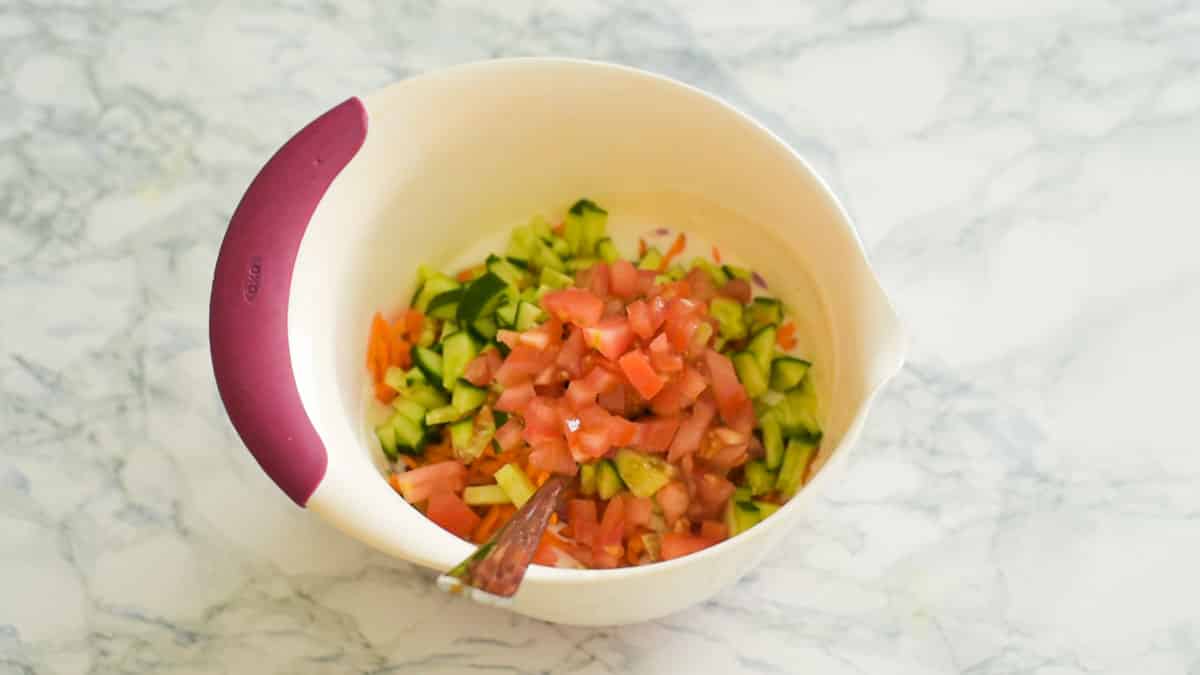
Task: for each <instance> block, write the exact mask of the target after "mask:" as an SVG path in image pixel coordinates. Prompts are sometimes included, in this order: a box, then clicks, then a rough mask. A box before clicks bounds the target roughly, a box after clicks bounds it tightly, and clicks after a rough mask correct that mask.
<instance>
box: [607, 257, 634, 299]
mask: <svg viewBox="0 0 1200 675" xmlns="http://www.w3.org/2000/svg"><path fill="white" fill-rule="evenodd" d="M609 286H610V287H611V290H612V294H613V295H615V296H617V297H621V298H626V299H628V298H632V297H633V296H635V295H637V292H638V273H637V268H636V267H634V266H633V263H631V262H629V261H628V260H626V259H624V258H621V259H619V260H617V261H616V262H614V263H613V264H612V267H610V268H609Z"/></svg>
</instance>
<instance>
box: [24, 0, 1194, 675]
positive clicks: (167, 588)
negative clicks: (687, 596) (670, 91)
mask: <svg viewBox="0 0 1200 675" xmlns="http://www.w3.org/2000/svg"><path fill="white" fill-rule="evenodd" d="M251 4H253V5H254V6H255V7H256V8H254V9H250V8H247V7H245V6H243V3H231V2H226V3H209V2H182V1H179V2H172V1H171V0H139V1H138V2H132V1H131V2H122V3H86V2H85V3H78V2H28V1H26V0H9V1H8V2H6V3H4V4H2V5H0V316H3V317H5V318H4V319H3V324H2V325H3V329H2V330H0V673H5V674H7V673H37V674H39V675H40V674H51V673H53V674H65V673H85V672H86V673H138V674H140V673H179V674H182V673H191V674H198V673H206V674H207V673H358V672H362V673H417V674H422V675H423V674H428V673H483V672H511V673H577V674H581V675H582V674H598V673H625V672H629V673H669V672H680V673H683V672H687V673H763V674H766V673H820V674H821V675H841V674H847V675H849V674H859V673H871V674H874V673H911V674H918V673H919V674H927V673H972V674H975V675H1001V674H1009V673H1027V674H1031V675H1082V674H1084V673H1087V674H1089V675H1093V674H1102V673H1106V674H1118V673H1163V674H1178V675H1195V674H1196V673H1200V602H1198V600H1200V583H1198V582H1197V571H1198V570H1200V452H1197V451H1198V450H1200V444H1198V443H1197V441H1196V438H1197V432H1196V430H1195V427H1194V426H1193V422H1194V420H1193V416H1194V415H1196V411H1195V400H1196V399H1195V394H1194V392H1195V384H1194V383H1195V382H1196V380H1197V379H1200V358H1198V357H1197V341H1198V340H1197V338H1198V336H1200V331H1198V330H1197V329H1198V328H1200V264H1197V262H1196V260H1197V250H1198V245H1200V235H1198V234H1197V232H1198V231H1200V228H1198V225H1200V223H1198V221H1197V212H1198V210H1200V209H1198V208H1197V207H1198V206H1200V200H1198V194H1200V182H1198V180H1197V179H1198V178H1200V4H1197V3H1196V2H1195V1H1194V0H1193V1H1191V2H1174V1H1163V2H1158V1H1155V0H1149V1H1145V2H1138V1H1135V0H1122V1H1115V2H1104V1H1095V2H1093V1H1091V0H1045V1H1039V2H1012V1H1011V0H970V1H967V0H928V1H922V0H909V1H905V0H832V1H826V0H820V1H818V2H814V3H772V2H766V1H761V0H753V1H750V2H741V3H728V2H724V1H711V0H709V1H705V2H696V1H693V0H687V1H682V0H681V1H678V2H675V3H672V4H670V5H658V6H656V7H655V8H648V7H647V6H645V5H646V3H635V2H594V1H590V0H589V1H586V2H579V3H573V4H571V5H570V9H569V11H568V10H564V9H563V8H562V5H563V4H564V3H548V2H540V1H521V2H511V3H510V2H505V3H487V2H456V3H438V2H405V3H398V2H396V3H394V2H387V1H384V0H380V1H379V2H338V3H330V2H327V3H319V4H318V3H313V4H306V3H303V2H294V1H293V2H283V1H280V2H273V3H245V5H251ZM118 6H119V7H118ZM506 55H572V56H581V57H591V58H598V59H605V60H611V61H616V62H620V63H626V64H631V65H635V66H639V67H643V68H647V69H650V70H654V71H657V72H661V73H665V74H668V75H671V76H674V77H677V78H680V79H682V80H684V81H687V82H690V83H692V84H695V85H698V86H700V87H702V88H705V89H707V90H710V91H713V92H716V93H717V94H720V95H722V96H724V97H726V98H727V99H729V100H730V101H732V102H734V103H735V104H737V105H739V106H741V107H743V108H744V109H745V110H747V111H749V112H750V113H751V114H753V115H755V116H756V117H758V118H759V119H760V120H762V121H763V122H764V123H766V124H767V125H768V126H769V127H771V128H772V129H773V130H774V131H775V132H777V133H778V134H780V135H781V136H782V137H783V138H785V139H786V140H787V141H789V142H790V143H792V144H793V145H794V146H795V147H796V148H798V149H799V150H800V151H801V152H802V153H803V154H804V155H806V156H807V157H808V158H809V159H810V160H812V162H813V163H814V164H815V165H816V166H817V167H818V169H819V170H820V171H822V172H823V173H824V174H825V175H826V176H828V177H829V178H830V179H831V181H832V183H833V184H834V187H835V189H836V190H837V191H838V192H839V193H840V194H841V195H843V196H844V197H845V198H846V200H847V202H848V204H849V206H850V208H851V209H852V211H853V212H854V214H855V215H856V217H857V219H858V223H859V227H860V232H861V235H862V237H863V239H864V240H865V242H866V243H867V246H868V248H869V252H870V255H871V257H872V259H873V260H874V261H875V262H876V264H877V265H878V268H879V270H880V273H881V275H882V277H883V279H884V282H885V285H886V286H887V288H888V289H889V291H890V292H891V294H892V296H893V298H894V299H895V301H896V303H897V306H898V307H899V310H900V312H901V313H902V315H903V316H904V319H905V321H906V323H907V325H908V327H909V330H910V331H911V333H912V336H913V343H912V351H911V357H910V364H909V366H908V367H907V368H906V369H905V371H904V372H903V373H902V375H901V376H900V377H899V378H898V379H897V380H896V381H895V382H894V384H893V385H892V386H891V387H890V388H889V389H888V390H887V392H886V393H885V394H884V396H883V397H882V400H881V401H880V403H879V405H878V407H877V409H876V410H875V412H874V413H873V414H872V417H871V419H870V422H869V425H868V429H867V431H866V434H865V437H864V438H863V440H862V443H861V447H860V448H859V452H858V453H857V454H856V456H854V457H853V460H852V462H851V463H850V465H849V467H848V473H847V475H846V478H845V480H844V481H841V482H839V483H838V484H836V485H830V486H829V487H828V489H827V490H826V491H825V492H824V493H823V494H822V495H821V498H820V500H819V501H818V504H817V506H816V507H814V508H813V509H812V511H811V513H810V514H808V517H807V519H806V520H805V522H804V523H803V524H802V526H801V527H800V528H799V529H798V530H796V531H795V532H794V533H792V534H791V535H790V536H789V537H788V538H787V540H786V541H785V542H784V544H783V545H782V546H781V547H780V549H778V550H777V551H776V552H775V553H774V554H772V555H771V556H770V557H769V558H768V559H767V560H766V562H765V563H764V564H763V565H762V567H761V568H760V569H759V570H758V571H756V572H755V573H753V574H752V575H751V576H749V577H748V578H746V579H745V580H743V581H742V582H741V583H739V584H738V585H737V586H736V587H734V588H731V589H730V590H728V591H726V592H724V593H722V594H721V595H719V596H718V597H717V598H715V599H714V600H712V601H710V602H707V603H705V604H704V605H702V606H699V607H696V608H693V609H691V610H689V611H685V612H682V613H680V614H678V615H675V616H671V617H668V618H666V619H663V620H661V621H656V622H653V623H649V624H645V625H637V626H629V627H622V628H612V629H602V630H596V629H578V628H564V627H559V626H553V625H547V624H542V623H539V622H536V621H531V620H527V619H524V618H520V617H516V616H512V615H509V614H507V613H503V612H498V611H492V610H484V609H481V608H478V607H476V606H473V605H469V604H467V603H465V602H459V601H455V600H452V599H450V598H448V597H445V596H443V595H441V594H440V593H438V592H436V591H435V590H434V589H433V587H432V586H431V585H430V583H429V581H428V577H427V576H426V575H425V574H423V573H419V572H418V571H417V570H415V569H414V568H412V567H410V566H409V565H407V564H405V563H401V562H398V561H395V560H391V559H388V558H386V557H384V556H382V555H379V554H377V553H374V552H372V551H371V550H368V549H367V548H365V547H364V546H362V545H360V544H358V543H356V542H354V541H352V540H350V539H349V538H347V537H344V536H342V535H340V534H338V533H337V532H335V531H333V530H331V529H329V528H328V527H326V526H324V525H322V524H321V523H320V522H318V521H317V520H316V519H315V518H313V517H310V516H309V515H308V514H306V513H305V512H303V511H301V510H299V509H297V508H295V507H293V506H292V505H291V503H290V502H288V501H287V500H286V499H285V498H284V497H283V496H282V495H281V494H280V493H279V492H278V491H277V490H276V489H275V488H274V487H273V486H272V485H271V484H270V483H269V482H268V480H267V479H266V478H265V477H264V476H263V475H262V473H261V472H260V471H259V470H258V468H257V466H256V465H255V464H254V463H253V461H252V460H251V458H250V457H249V456H248V454H247V453H246V452H245V451H244V450H243V449H242V446H241V445H240V443H239V441H238V439H237V437H236V436H235V435H234V433H233V431H232V429H231V427H230V425H229V424H228V422H227V421H226V418H225V416H224V414H223V412H222V409H221V406H220V402H219V400H218V397H217V395H216V393H215V390H214V387H213V382H212V375H211V371H210V366H209V357H208V347H207V339H206V322H207V317H206V307H207V299H208V290H209V282H210V278H211V276H210V275H211V272H212V263H213V260H214V257H215V253H216V250H217V246H218V244H219V241H220V237H221V235H222V233H223V231H224V227H225V224H226V222H227V220H228V218H229V216H230V214H231V211H232V209H233V207H234V205H235V204H236V202H237V200H238V198H239V197H240V195H241V193H242V191H243V190H244V188H245V187H246V185H247V184H248V182H249V180H250V179H251V177H252V176H253V175H254V173H255V172H256V171H257V169H258V168H259V166H260V165H261V164H262V162H263V161H264V160H265V158H267V157H268V156H269V155H270V153H271V152H272V151H273V150H274V149H275V148H276V147H277V146H278V145H279V144H280V143H281V142H283V141H284V140H285V139H286V138H287V137H288V136H289V135H290V134H291V133H292V132H293V131H294V130H295V129H297V128H299V127H300V126H302V125H303V124H304V123H305V122H307V121H308V120H310V119H312V118H313V117H315V116H316V115H317V114H318V113H320V112H321V111H323V110H325V109H326V108H328V107H329V106H331V105H332V104H334V103H336V102H337V101H340V100H341V99H342V98H344V97H346V96H347V95H349V94H352V93H356V92H364V91H369V90H371V89H374V88H376V87H378V86H381V85H383V84H385V83H388V82H391V81H393V80H396V79H398V78H402V77H405V76H407V75H410V74H413V73H417V72H421V71H424V70H427V69H431V68H436V67H439V66H443V65H448V64H453V63H459V62H463V61H469V60H475V59H482V58H489V57H497V56H506Z"/></svg>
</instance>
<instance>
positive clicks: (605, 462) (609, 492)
mask: <svg viewBox="0 0 1200 675" xmlns="http://www.w3.org/2000/svg"><path fill="white" fill-rule="evenodd" d="M622 487H624V485H623V484H622V483H621V474H620V473H619V472H618V471H617V465H616V464H613V462H612V460H611V459H602V460H600V462H599V464H598V465H597V466H596V492H597V493H599V495H600V498H601V499H612V497H613V495H615V494H617V493H618V492H620V491H621V488H622Z"/></svg>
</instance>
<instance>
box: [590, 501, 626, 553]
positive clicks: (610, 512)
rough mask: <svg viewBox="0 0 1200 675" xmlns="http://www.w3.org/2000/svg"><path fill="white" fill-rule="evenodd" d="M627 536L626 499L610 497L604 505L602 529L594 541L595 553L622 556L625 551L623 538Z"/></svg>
mask: <svg viewBox="0 0 1200 675" xmlns="http://www.w3.org/2000/svg"><path fill="white" fill-rule="evenodd" d="M624 538H625V500H624V499H610V500H608V506H606V507H604V518H603V520H601V521H600V529H599V531H598V532H597V533H596V540H595V542H593V546H592V548H593V553H594V554H595V555H596V556H597V557H599V556H602V555H612V556H616V557H618V558H619V557H620V556H621V553H622V551H623V547H622V546H621V540H622V539H624Z"/></svg>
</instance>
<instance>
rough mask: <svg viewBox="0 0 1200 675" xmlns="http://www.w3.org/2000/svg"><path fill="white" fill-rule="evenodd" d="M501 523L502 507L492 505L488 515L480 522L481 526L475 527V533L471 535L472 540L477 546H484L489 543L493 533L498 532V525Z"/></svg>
mask: <svg viewBox="0 0 1200 675" xmlns="http://www.w3.org/2000/svg"><path fill="white" fill-rule="evenodd" d="M499 521H500V505H499V504H492V506H491V508H489V509H488V512H487V514H486V515H484V517H483V520H481V521H479V524H478V525H476V526H475V532H474V533H473V534H472V535H471V540H472V541H474V542H475V543H476V544H482V543H483V542H485V541H487V540H488V537H490V536H492V532H495V531H496V524H497V523H498V522H499Z"/></svg>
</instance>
